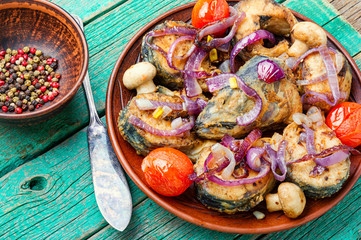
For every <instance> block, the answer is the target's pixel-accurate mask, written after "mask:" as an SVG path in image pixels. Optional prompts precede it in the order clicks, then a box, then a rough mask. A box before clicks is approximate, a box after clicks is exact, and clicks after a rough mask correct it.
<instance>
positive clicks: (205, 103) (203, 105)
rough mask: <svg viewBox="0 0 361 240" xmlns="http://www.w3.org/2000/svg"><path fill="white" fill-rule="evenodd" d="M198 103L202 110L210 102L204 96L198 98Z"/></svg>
mask: <svg viewBox="0 0 361 240" xmlns="http://www.w3.org/2000/svg"><path fill="white" fill-rule="evenodd" d="M196 103H197V104H198V106H199V107H200V109H201V111H203V109H204V108H205V107H206V106H207V104H208V102H207V101H206V100H204V99H202V98H197V100H196Z"/></svg>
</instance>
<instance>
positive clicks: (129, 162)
mask: <svg viewBox="0 0 361 240" xmlns="http://www.w3.org/2000/svg"><path fill="white" fill-rule="evenodd" d="M229 3H230V4H232V1H230V2H229ZM233 3H234V1H233ZM194 4H195V3H189V4H185V5H182V6H180V7H177V8H174V9H172V10H170V11H168V12H166V13H164V14H162V15H161V16H159V17H157V18H156V19H154V20H153V21H151V22H150V23H148V24H147V25H146V26H144V27H143V28H142V29H141V30H140V31H139V32H138V33H136V34H135V36H134V37H133V38H132V39H131V40H130V42H129V43H128V45H127V46H126V47H125V49H124V50H123V52H122V54H121V55H120V57H119V59H118V61H117V63H116V64H115V67H114V69H113V72H112V75H111V77H110V81H109V85H108V90H107V99H106V119H107V124H108V132H109V135H110V139H111V142H112V144H113V147H114V150H115V152H116V154H117V156H118V158H119V159H120V162H121V164H122V165H123V167H124V169H125V171H126V172H127V173H128V175H129V176H130V177H131V179H132V180H133V181H134V182H135V184H136V185H137V186H138V187H139V188H140V189H141V190H142V191H143V192H144V193H145V194H146V195H148V197H150V198H151V199H152V200H154V201H155V202H156V203H157V204H159V205H160V206H161V207H163V208H164V209H166V210H167V211H169V212H171V213H173V214H174V215H176V216H178V217H180V218H182V219H184V220H186V221H189V222H191V223H194V224H196V225H199V226H202V227H206V228H209V229H213V230H217V231H221V232H229V233H239V234H262V233H271V232H276V231H282V230H287V229H290V228H294V227H297V226H300V225H302V224H305V223H307V222H309V221H311V220H313V219H315V218H317V217H320V216H321V215H323V214H324V213H326V212H327V211H328V210H330V209H331V208H332V207H334V206H335V205H336V204H337V203H339V202H340V201H341V200H342V199H343V198H344V197H345V196H346V194H347V193H348V192H349V191H350V190H351V188H352V187H353V186H354V184H355V183H356V181H357V180H358V178H359V177H360V175H361V161H360V160H361V157H360V156H352V160H351V162H352V163H351V169H350V176H349V178H348V180H347V181H346V183H345V184H344V186H343V187H342V189H341V190H340V191H339V192H338V193H336V194H335V195H333V196H332V197H329V198H325V199H320V200H313V199H307V204H306V208H305V210H304V212H303V213H302V215H301V216H300V217H298V218H297V219H290V218H287V217H286V216H285V215H284V214H283V213H282V212H273V213H269V212H268V211H267V209H266V206H265V203H264V202H262V203H261V204H259V205H258V206H257V207H256V208H255V209H253V210H251V211H249V212H243V213H237V214H234V215H227V214H222V213H219V212H216V211H212V210H209V209H207V208H206V207H204V206H203V205H202V204H201V203H200V202H199V201H197V199H196V198H195V192H194V189H193V188H192V187H190V188H189V189H188V190H187V191H186V192H185V193H184V194H182V195H181V196H178V197H174V198H170V197H165V196H162V195H159V194H157V193H156V192H154V191H153V190H152V189H151V188H150V187H149V186H148V185H147V183H146V181H145V178H144V174H143V172H142V170H141V167H140V166H141V162H142V160H143V157H142V156H139V155H137V154H136V152H135V150H134V149H133V147H132V146H131V145H130V144H128V143H127V142H126V141H124V140H123V138H122V137H121V135H120V133H119V130H118V127H117V119H118V116H119V111H120V110H121V109H122V108H124V107H125V106H126V104H127V102H128V101H129V100H130V99H131V97H132V96H133V95H134V92H131V91H129V90H127V89H126V88H125V87H124V85H123V84H122V81H121V80H122V77H123V74H124V71H125V70H126V69H127V68H129V67H130V66H131V65H132V64H134V63H136V61H137V58H138V54H139V52H140V47H141V41H142V38H143V36H144V35H145V34H146V33H147V32H148V31H149V30H151V29H152V28H153V27H154V26H155V25H157V24H159V23H161V22H164V21H165V20H168V19H172V20H182V21H188V20H189V19H190V16H191V11H192V8H193V6H194ZM293 14H294V15H295V16H296V17H297V18H298V19H300V20H301V21H302V20H304V21H311V20H310V19H308V18H306V17H305V16H303V15H301V14H299V13H297V12H293ZM327 36H328V45H329V46H332V47H334V48H337V49H339V50H340V51H341V52H342V53H343V54H344V55H345V56H346V58H347V60H348V61H349V63H350V65H351V69H352V76H353V86H352V93H351V100H352V101H356V102H359V103H361V97H360V92H361V84H360V79H361V72H360V70H359V69H358V67H357V65H356V63H355V62H354V60H353V59H352V57H351V56H350V54H348V52H347V51H346V50H345V49H344V48H343V47H342V45H341V44H340V43H339V42H338V41H337V40H336V39H335V38H334V37H333V36H331V35H330V34H329V33H328V32H327ZM254 210H258V211H261V212H263V213H266V217H265V219H263V220H257V219H256V218H255V217H254V216H253V214H252V212H253V211H254Z"/></svg>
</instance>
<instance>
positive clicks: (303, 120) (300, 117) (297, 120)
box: [292, 113, 312, 127]
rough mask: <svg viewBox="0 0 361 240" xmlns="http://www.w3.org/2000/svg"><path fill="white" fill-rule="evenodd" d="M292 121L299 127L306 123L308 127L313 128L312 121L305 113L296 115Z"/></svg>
mask: <svg viewBox="0 0 361 240" xmlns="http://www.w3.org/2000/svg"><path fill="white" fill-rule="evenodd" d="M292 119H293V121H294V122H295V123H296V124H297V125H302V124H303V123H304V124H306V125H307V126H308V127H311V126H312V121H311V120H310V119H309V118H308V117H307V116H306V115H305V114H303V113H294V114H293V115H292Z"/></svg>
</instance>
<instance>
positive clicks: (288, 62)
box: [285, 57, 296, 69]
mask: <svg viewBox="0 0 361 240" xmlns="http://www.w3.org/2000/svg"><path fill="white" fill-rule="evenodd" d="M295 62H296V58H295V57H289V58H287V59H286V60H285V64H286V65H287V66H288V67H289V68H291V69H292V67H293V66H294V65H295Z"/></svg>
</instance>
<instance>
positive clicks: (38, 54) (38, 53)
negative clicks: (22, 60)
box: [35, 50, 43, 56]
mask: <svg viewBox="0 0 361 240" xmlns="http://www.w3.org/2000/svg"><path fill="white" fill-rule="evenodd" d="M42 54H43V52H42V51H40V50H36V52H35V55H36V56H40V55H42Z"/></svg>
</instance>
